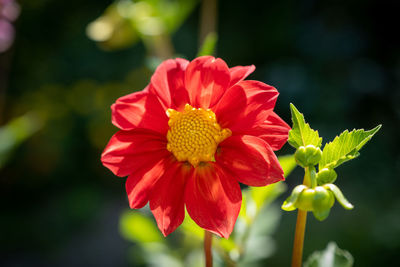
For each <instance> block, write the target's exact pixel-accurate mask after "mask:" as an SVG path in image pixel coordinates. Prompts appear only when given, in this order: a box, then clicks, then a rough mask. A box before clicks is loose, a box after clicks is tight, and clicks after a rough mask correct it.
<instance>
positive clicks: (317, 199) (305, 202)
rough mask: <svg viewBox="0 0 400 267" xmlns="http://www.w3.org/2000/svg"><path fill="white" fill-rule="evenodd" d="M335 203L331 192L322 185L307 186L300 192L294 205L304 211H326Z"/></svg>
mask: <svg viewBox="0 0 400 267" xmlns="http://www.w3.org/2000/svg"><path fill="white" fill-rule="evenodd" d="M334 203H335V198H334V196H333V194H332V192H330V191H328V190H327V189H326V188H324V187H322V186H317V187H315V188H308V189H305V190H303V191H302V192H301V194H300V195H299V197H298V199H297V201H296V203H295V206H296V207H297V208H298V209H300V210H306V211H317V212H322V211H327V210H329V209H330V208H331V207H332V206H333V204H334Z"/></svg>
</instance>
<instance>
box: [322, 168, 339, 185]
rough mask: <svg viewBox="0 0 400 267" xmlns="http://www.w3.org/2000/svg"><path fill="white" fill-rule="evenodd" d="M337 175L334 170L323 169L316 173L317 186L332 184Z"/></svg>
mask: <svg viewBox="0 0 400 267" xmlns="http://www.w3.org/2000/svg"><path fill="white" fill-rule="evenodd" d="M336 177H337V174H336V172H335V170H334V169H329V168H323V169H322V170H320V171H319V172H318V173H317V183H318V185H324V184H332V183H333V182H335V181H336Z"/></svg>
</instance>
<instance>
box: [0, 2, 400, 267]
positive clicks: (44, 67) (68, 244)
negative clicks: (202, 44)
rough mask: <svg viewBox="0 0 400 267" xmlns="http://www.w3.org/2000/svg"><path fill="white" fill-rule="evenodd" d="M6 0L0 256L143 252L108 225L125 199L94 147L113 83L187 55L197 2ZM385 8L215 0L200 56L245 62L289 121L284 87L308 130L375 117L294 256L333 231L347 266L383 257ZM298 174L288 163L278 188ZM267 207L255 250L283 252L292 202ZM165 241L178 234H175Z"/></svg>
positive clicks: (392, 77)
mask: <svg viewBox="0 0 400 267" xmlns="http://www.w3.org/2000/svg"><path fill="white" fill-rule="evenodd" d="M18 2H19V4H20V6H21V14H20V17H19V18H18V20H17V21H16V22H15V24H14V26H15V30H16V36H15V41H14V45H13V46H12V47H11V48H10V49H9V50H8V51H7V52H3V53H2V54H0V72H1V75H0V79H1V80H0V89H1V100H2V101H1V102H0V105H1V106H0V126H2V128H1V129H0V207H1V209H0V211H1V213H0V265H1V266H147V264H148V261H146V259H143V255H139V254H140V253H138V251H140V250H139V247H140V244H139V245H138V242H136V243H134V242H132V238H131V239H130V238H129V233H128V234H127V233H126V232H124V229H125V230H126V227H125V228H124V226H123V224H124V223H126V222H127V220H128V222H129V220H130V219H132V218H128V219H126V218H125V217H124V216H132V214H139V213H132V212H128V213H127V211H126V210H127V208H128V202H127V200H126V193H125V186H124V179H123V178H122V179H121V178H117V177H115V176H114V175H112V173H111V172H110V171H108V170H107V169H106V168H104V167H103V166H102V165H101V163H100V154H101V152H102V149H103V148H104V146H105V145H106V143H107V141H108V140H109V138H110V137H111V135H112V134H113V133H114V132H116V131H117V129H116V128H115V127H113V126H112V125H111V122H110V105H111V104H112V103H113V102H114V101H115V100H116V98H118V97H119V96H122V95H125V94H128V93H131V92H133V91H137V90H141V89H143V88H144V87H145V86H146V84H147V83H148V82H149V79H150V77H151V74H152V71H153V70H154V66H155V65H156V64H157V63H158V62H159V58H163V57H166V56H169V55H178V56H181V57H186V58H187V59H189V60H191V59H193V58H194V57H195V56H196V54H197V52H198V43H199V39H198V36H199V20H200V9H201V5H200V4H199V3H198V2H200V1H184V0H181V1H179V0H178V1H168V0H164V1H156V0H150V1H145V4H143V3H141V6H136V9H133V8H132V6H131V5H132V3H131V2H130V1H120V3H118V4H116V3H113V2H112V1H108V0H79V1H78V0H71V1H56V0H35V1H31V0H20V1H18ZM110 5H111V6H110ZM132 10H133V11H132ZM399 10H400V5H399V2H398V1H378V0H364V1H359V0H355V1H317V0H305V1H291V0H282V1H239V0H229V1H228V0H221V1H219V4H218V16H217V17H218V19H217V21H218V27H217V32H218V42H217V48H216V55H217V56H218V57H221V58H223V59H224V60H225V61H226V62H227V63H228V65H229V66H236V65H250V64H254V65H256V71H255V72H254V73H253V74H252V75H251V76H250V79H255V80H260V81H263V82H265V83H268V84H271V85H273V86H275V87H276V88H277V89H278V90H279V91H280V97H279V99H278V102H277V107H276V110H277V112H278V114H280V115H281V116H282V117H283V118H284V119H285V120H286V121H287V122H288V123H289V124H291V123H290V112H289V103H290V102H292V103H294V104H295V105H296V106H297V108H299V110H300V111H301V112H303V113H304V114H305V118H306V120H307V121H308V122H310V124H311V126H312V127H313V128H314V129H318V130H319V131H320V135H321V136H323V137H324V142H325V141H329V140H331V139H333V137H334V136H335V135H336V134H338V133H340V132H341V131H343V130H344V129H353V128H365V129H371V128H373V127H375V126H376V125H378V124H382V125H383V127H382V129H381V131H380V132H379V133H378V134H377V135H376V136H375V137H374V138H373V139H372V141H371V142H370V143H368V144H367V145H366V147H365V148H364V149H363V150H362V151H361V156H360V157H359V158H358V159H357V160H354V161H351V162H349V163H346V164H344V165H343V166H341V167H339V168H338V169H337V172H338V180H337V182H336V184H337V185H338V186H340V188H341V189H342V191H343V193H344V194H345V195H346V196H347V198H348V199H349V200H350V201H351V202H352V203H353V204H354V205H355V209H354V210H353V211H350V212H349V211H345V210H344V209H342V208H341V207H340V206H339V205H337V204H336V205H335V206H334V208H333V210H332V212H331V215H330V217H329V218H328V219H327V220H326V221H324V222H319V221H317V220H316V219H314V218H313V217H312V216H309V220H308V225H307V233H306V241H305V249H304V254H305V256H306V257H307V256H308V255H310V254H311V253H312V252H313V251H314V250H321V249H323V248H325V247H326V245H327V244H328V242H329V241H331V240H333V241H335V242H336V243H337V244H338V245H339V247H341V248H343V249H346V250H348V251H349V252H351V253H352V255H353V256H354V258H355V264H356V266H395V265H396V264H397V263H398V260H397V255H398V252H399V251H400V197H399V194H398V190H399V186H400V180H399V177H400V153H399V152H398V151H399V149H400V145H399V136H400V104H399V103H400V49H399V48H400V42H399V39H398V26H399V25H398V11H399ZM88 25H89V26H88ZM293 152H294V151H293V149H292V148H291V147H289V146H288V145H285V147H284V148H283V150H282V151H279V152H278V154H279V155H284V154H290V153H293ZM301 175H302V172H301V170H300V169H299V168H298V169H296V170H295V171H294V172H293V173H292V174H291V175H290V176H289V177H288V179H287V183H286V184H287V188H288V189H289V190H291V189H292V188H293V187H294V186H295V185H296V184H299V183H301V181H302V177H301ZM288 194H289V192H286V193H283V194H282V195H281V196H280V197H279V198H278V200H277V201H276V207H278V206H279V205H280V203H282V201H283V200H284V199H285V197H286V196H287V195H288ZM274 210H275V211H274V212H275V213H278V214H275V215H274V217H273V218H274V220H275V219H276V218H278V219H276V220H277V221H276V223H275V224H276V227H275V228H274V230H273V231H272V230H271V233H270V235H271V239H273V242H271V243H269V244H273V246H274V249H272V250H270V251H271V253H270V254H269V255H267V256H268V257H267V258H265V259H262V261H261V263H262V264H265V265H264V266H288V265H289V263H290V254H291V246H292V238H293V233H294V227H295V219H296V213H295V212H290V213H289V212H283V211H279V209H274ZM127 214H129V215H127ZM144 214H146V211H145V212H144ZM121 216H122V217H121ZM134 216H135V215H134ZM271 216H272V215H271ZM124 218H125V219H124ZM148 218H151V217H148ZM150 220H153V219H152V218H151V219H150ZM265 220H266V221H265V222H264V223H265V225H268V224H269V223H270V222H268V216H267V217H266V219H265ZM271 220H272V217H271ZM261 225H263V222H261ZM128 227H129V226H128ZM121 229H122V230H121ZM271 229H272V228H271ZM120 230H121V231H120ZM124 233H125V234H124ZM133 239H134V240H139V241H140V240H141V239H140V238H139V239H138V237H137V236H136V237H134V238H133ZM150 239H151V238H150ZM154 239H155V240H158V236H155V237H154ZM142 241H143V240H142ZM145 241H146V240H145ZM147 241H148V240H147ZM147 241H146V242H147ZM150 241H151V240H150ZM167 241H168V242H170V243H171V244H172V245H171V247H173V246H175V247H176V248H179V246H180V244H181V243H179V242H181V241H182V235H179V233H176V234H173V235H171V236H170V237H168V238H167ZM185 246H186V249H187V248H188V247H190V245H187V244H186V245H185ZM265 249H266V250H267V248H265ZM135 251H136V252H135ZM180 252H182V253H183V250H179V249H177V250H176V251H175V252H174V253H176V254H179V253H180ZM199 253H200V252H199ZM141 257H142V258H141ZM146 257H151V255H150V256H146ZM200 257H201V253H200ZM162 261H164V259H163V260H162ZM189 262H190V261H189ZM172 264H173V263H171V265H170V266H173V265H172ZM155 265H156V266H157V264H155ZM186 265H187V266H194V265H190V264H188V263H187V262H186ZM167 266H168V265H167ZM248 266H250V265H248Z"/></svg>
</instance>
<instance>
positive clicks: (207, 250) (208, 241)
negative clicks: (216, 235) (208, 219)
mask: <svg viewBox="0 0 400 267" xmlns="http://www.w3.org/2000/svg"><path fill="white" fill-rule="evenodd" d="M211 246H212V234H211V232H209V231H207V230H204V256H205V259H206V267H212V266H213V259H212V252H211Z"/></svg>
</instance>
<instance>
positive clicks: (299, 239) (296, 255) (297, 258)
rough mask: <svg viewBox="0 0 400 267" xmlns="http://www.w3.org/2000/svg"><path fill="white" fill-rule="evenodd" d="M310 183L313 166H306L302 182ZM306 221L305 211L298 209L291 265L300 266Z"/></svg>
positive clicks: (306, 184)
mask: <svg viewBox="0 0 400 267" xmlns="http://www.w3.org/2000/svg"><path fill="white" fill-rule="evenodd" d="M313 172H314V179H312V176H313V175H312V174H311V173H313ZM313 180H314V181H313ZM312 183H316V179H315V168H314V167H306V168H305V174H304V180H303V184H304V185H305V186H308V187H310V186H311V185H312ZM306 223H307V211H304V210H298V211H297V221H296V231H295V234H294V242H293V254H292V267H301V264H302V262H303V244H304V234H305V231H306Z"/></svg>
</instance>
